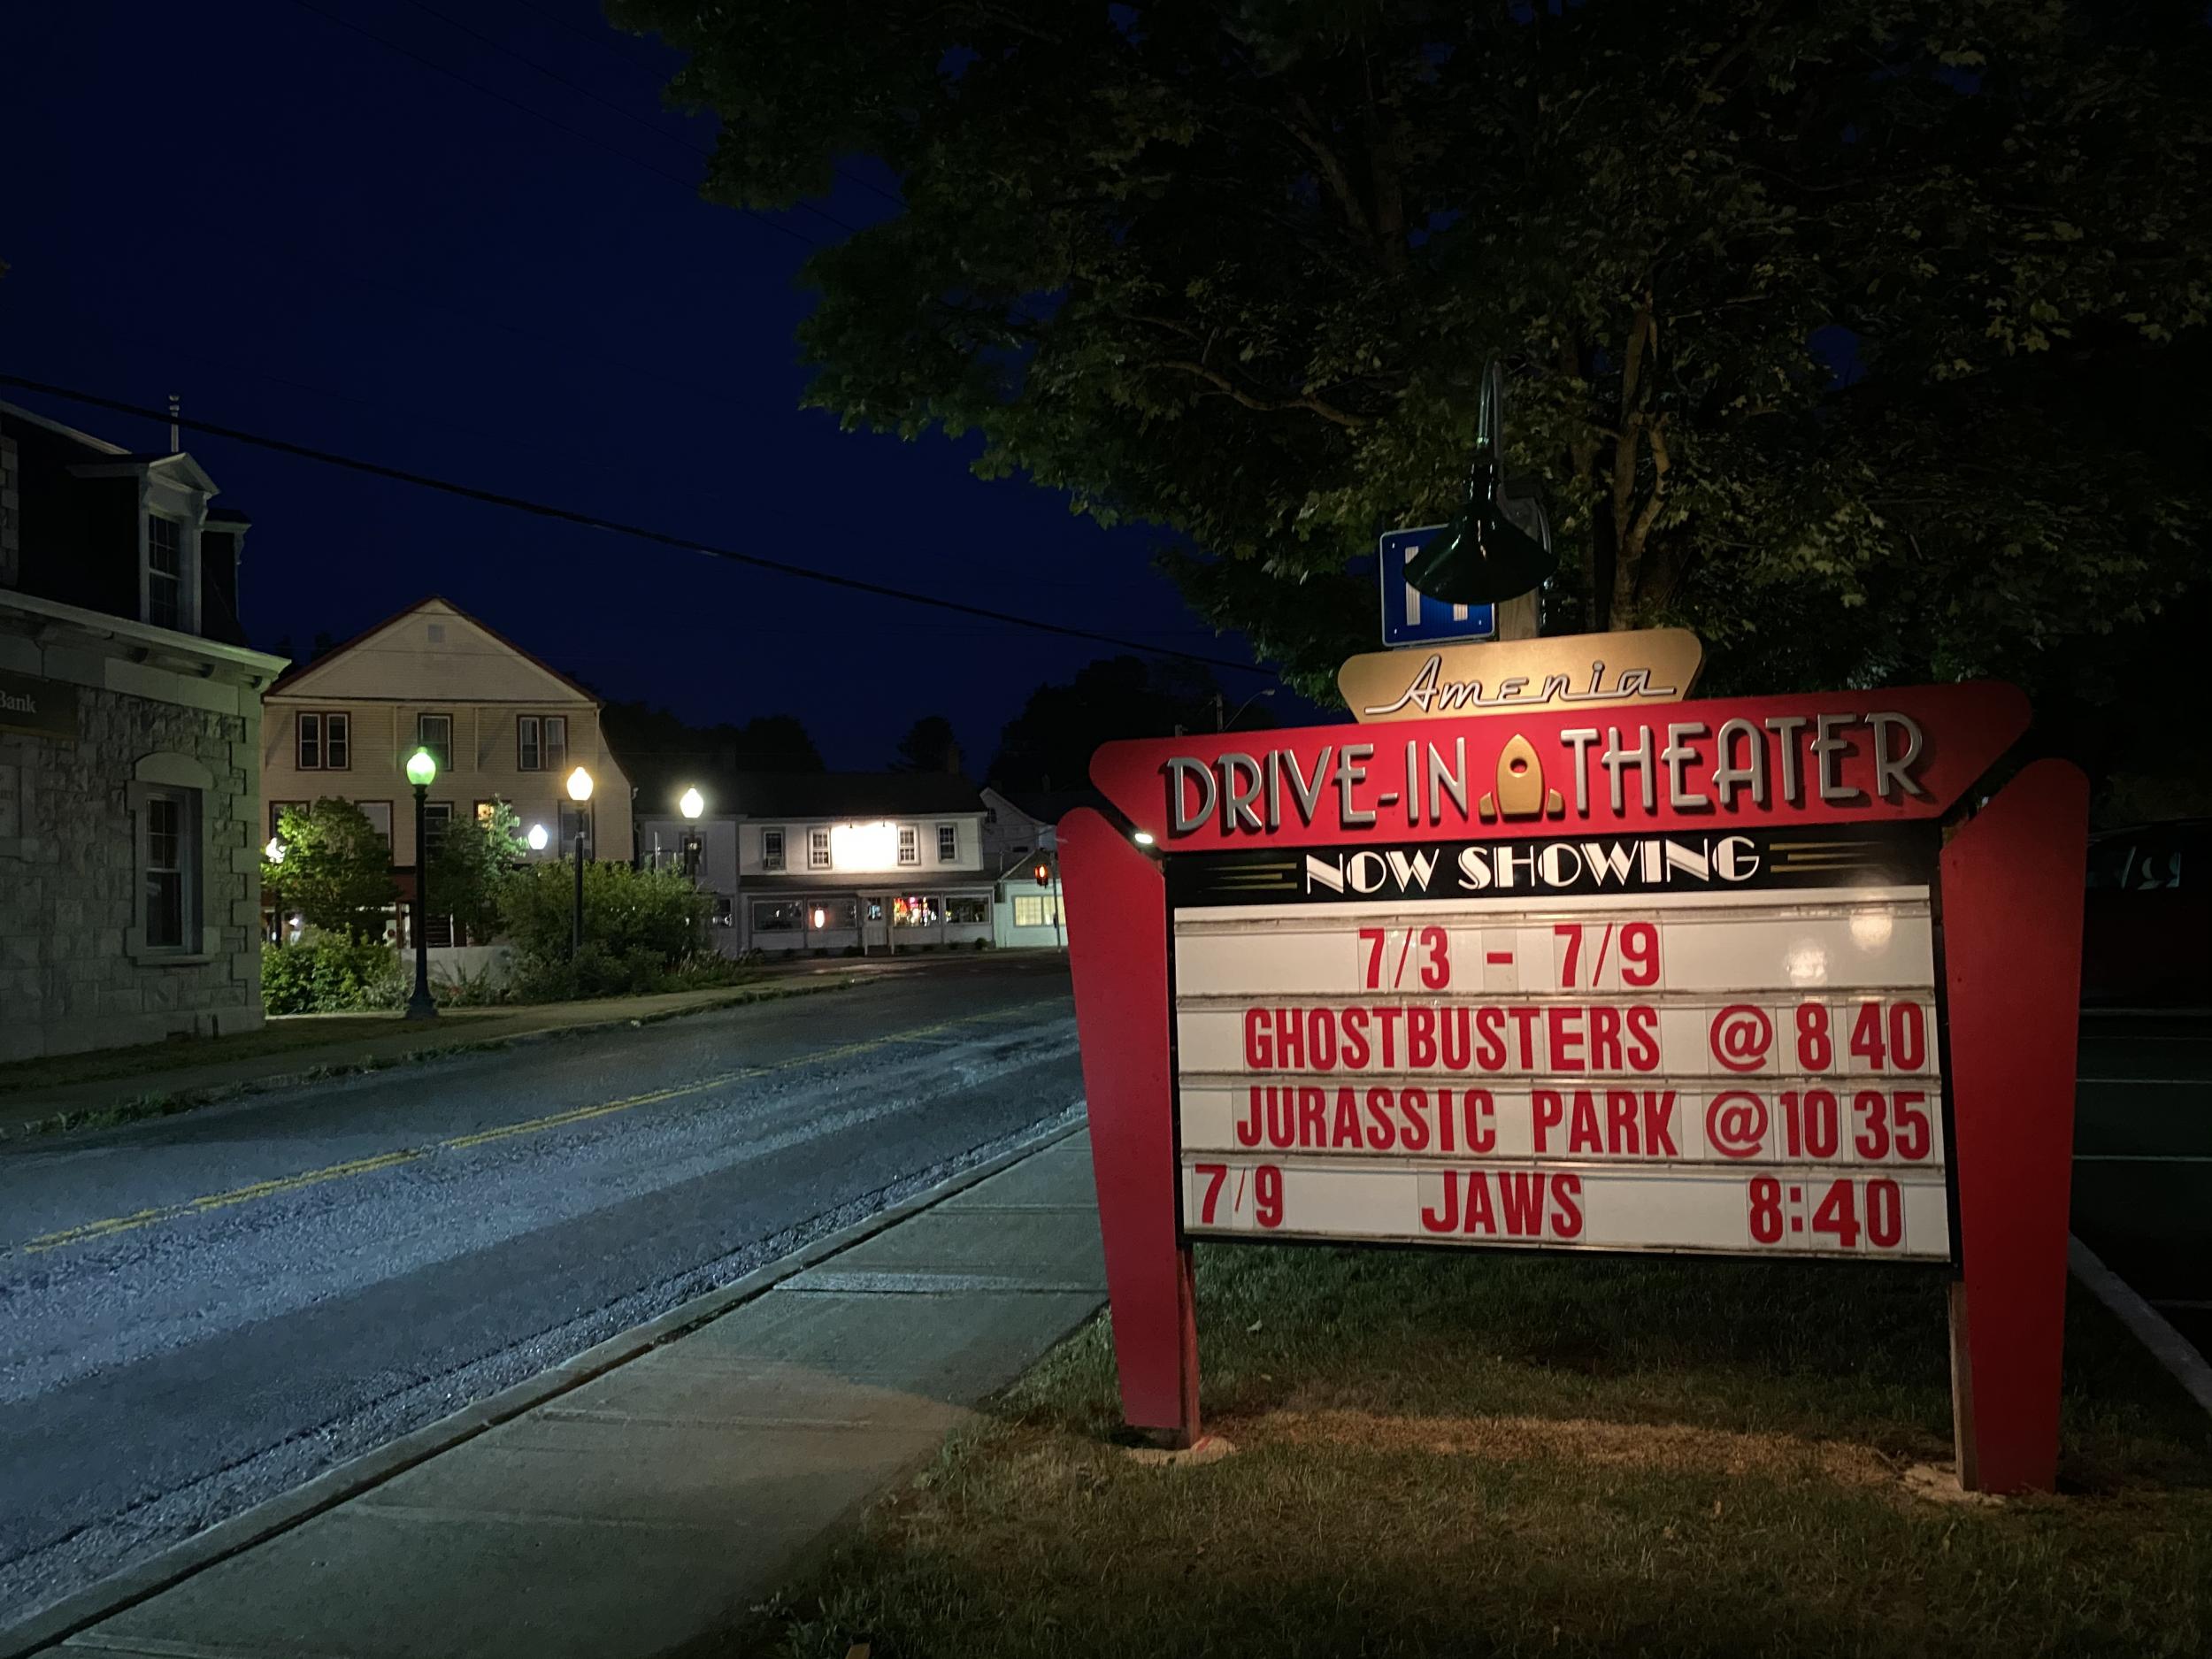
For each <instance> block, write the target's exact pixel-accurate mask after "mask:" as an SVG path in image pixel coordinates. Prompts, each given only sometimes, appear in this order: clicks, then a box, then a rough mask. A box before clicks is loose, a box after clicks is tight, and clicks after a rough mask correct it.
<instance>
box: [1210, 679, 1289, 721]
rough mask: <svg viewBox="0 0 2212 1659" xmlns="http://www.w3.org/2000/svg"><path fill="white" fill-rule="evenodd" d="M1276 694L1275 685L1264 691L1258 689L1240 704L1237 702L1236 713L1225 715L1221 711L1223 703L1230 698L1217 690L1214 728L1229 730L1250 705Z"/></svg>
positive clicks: (1215, 694)
mask: <svg viewBox="0 0 2212 1659" xmlns="http://www.w3.org/2000/svg"><path fill="white" fill-rule="evenodd" d="M1273 695H1275V687H1272V686H1270V687H1268V688H1267V689H1266V690H1264V691H1256V692H1254V693H1253V694H1252V695H1250V696H1248V697H1247V698H1246V699H1245V700H1244V701H1243V702H1242V703H1239V704H1237V711H1236V713H1234V714H1231V715H1224V714H1223V713H1222V712H1221V705H1222V704H1223V703H1225V702H1227V701H1228V699H1227V698H1225V697H1224V696H1223V695H1221V694H1220V693H1219V692H1215V693H1214V730H1215V731H1217V732H1225V731H1227V730H1228V729H1229V728H1230V727H1231V726H1234V725H1235V724H1236V723H1237V721H1238V720H1239V719H1240V718H1241V717H1242V716H1243V713H1244V711H1245V710H1247V709H1248V708H1250V707H1251V706H1252V705H1253V704H1254V703H1257V702H1258V701H1259V700H1260V699H1261V698H1262V697H1271V696H1273Z"/></svg>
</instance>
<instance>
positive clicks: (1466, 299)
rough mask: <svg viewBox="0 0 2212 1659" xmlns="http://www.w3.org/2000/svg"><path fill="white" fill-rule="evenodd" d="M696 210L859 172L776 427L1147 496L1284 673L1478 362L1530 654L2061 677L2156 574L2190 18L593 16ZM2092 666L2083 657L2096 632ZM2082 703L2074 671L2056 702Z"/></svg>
mask: <svg viewBox="0 0 2212 1659" xmlns="http://www.w3.org/2000/svg"><path fill="white" fill-rule="evenodd" d="M609 11H610V12H611V15H612V16H613V18H614V19H615V20H616V21H617V22H618V23H619V24H622V25H624V26H626V27H632V28H635V29H640V30H653V31H657V32H658V33H660V34H661V35H664V37H665V38H666V39H667V40H668V41H669V42H671V43H672V44H673V45H675V46H677V47H679V48H680V49H682V50H685V51H686V52H687V53H688V54H689V60H688V63H687V66H686V67H685V68H684V69H683V70H682V71H681V73H680V74H679V75H678V77H677V79H676V81H675V82H674V85H673V88H672V96H673V97H674V98H675V99H676V100H677V101H678V102H680V103H682V104H688V105H694V106H700V107H704V108H708V109H710V110H712V111H715V112H717V113H718V115H719V116H720V117H721V119H722V122H723V127H722V131H721V135H720V139H719V142H718V146H717V149H716V152H715V157H714V159H713V162H712V164H711V167H710V175H709V180H708V184H707V189H708V191H709V193H710V195H712V196H715V197H717V198H718V199H720V200H723V201H726V202H728V203H732V204H741V205H746V206H750V207H756V208H774V207H781V206H785V205H787V204H791V203H793V202H795V201H797V200H800V199H802V198H803V197H806V196H812V195H817V194H819V193H821V192H824V191H826V190H827V189H828V188H831V185H832V181H833V168H834V167H835V165H837V164H838V161H839V158H840V157H848V156H851V155H853V154H856V153H862V154H868V155H872V156H875V157H880V158H881V159H882V160H883V161H884V162H886V163H887V164H888V165H889V166H890V167H891V168H892V169H894V170H895V173H897V174H898V175H899V177H900V178H901V180H902V184H903V198H904V205H903V208H902V211H896V212H895V213H893V214H891V215H889V216H888V217H887V218H885V219H883V220H882V221H881V222H879V223H876V224H873V225H872V226H870V227H868V228H866V229H865V230H864V231H863V232H861V233H860V234H857V235H855V236H853V237H851V238H849V239H848V240H846V241H843V242H840V243H837V244H835V245H833V246H830V247H827V248H826V249H825V250H824V251H822V252H821V253H819V254H818V255H816V256H815V257H814V258H813V259H812V260H811V261H810V265H809V266H808V270H807V275H808V279H809V280H810V282H811V283H812V284H813V285H814V287H815V288H817V289H818V303H817V305H816V307H815V310H814V311H813V313H812V315H811V316H810V318H809V319H808V320H807V322H806V323H805V324H804V326H803V331H802V339H803V349H804V352H805V355H806V357H807V360H808V361H809V362H810V364H811V365H813V367H814V369H815V371H816V373H815V378H814V380H813V382H812V386H811V390H810V394H809V396H810V401H811V402H813V403H817V404H818V405H821V406H823V407H826V408H828V409H831V410H833V411H837V412H838V413H839V414H840V415H841V417H842V418H843V419H845V420H846V421H847V422H848V423H849V424H853V425H857V426H873V427H879V428H884V429H890V430H896V431H899V432H902V433H905V434H918V433H920V432H923V431H925V430H927V429H930V428H937V429H941V430H942V431H943V432H945V433H947V434H956V435H957V434H980V437H981V440H982V451H981V458H980V459H979V461H978V463H977V466H978V469H979V471H981V472H985V473H987V474H1004V473H1011V472H1017V471H1018V472H1025V473H1026V474H1028V475H1029V476H1030V477H1031V478H1033V480H1036V481H1037V482H1038V483H1041V484H1043V485H1045V486H1048V487H1049V488H1056V489H1061V490H1065V491H1067V492H1069V493H1070V494H1071V496H1072V498H1073V500H1074V501H1075V503H1077V504H1078V505H1079V507H1081V508H1082V509H1084V510H1086V511H1090V512H1092V513H1094V514H1095V515H1096V516H1098V517H1099V518H1104V519H1114V518H1141V519H1148V520H1152V521H1155V522H1157V523H1159V524H1162V525H1164V526H1171V527H1172V528H1173V529H1174V530H1176V531H1178V532H1180V533H1181V534H1182V536H1183V537H1184V538H1185V539H1187V543H1188V544H1189V545H1190V546H1192V547H1193V548H1194V549H1196V551H1194V552H1188V553H1177V554H1171V555H1169V556H1168V557H1170V559H1171V562H1172V563H1173V564H1174V565H1175V567H1176V569H1177V572H1178V574H1179V577H1180V578H1181V580H1183V582H1184V584H1185V586H1186V590H1187V592H1188V593H1189V594H1190V595H1191V596H1192V598H1193V599H1194V603H1196V604H1197V605H1198V606H1199V608H1200V609H1201V610H1202V611H1203V612H1204V614H1206V615H1207V616H1208V617H1210V618H1212V619H1213V620H1214V621H1216V622H1217V623H1218V624H1220V625H1222V626H1234V627H1240V628H1242V629H1245V630H1246V631H1248V633H1249V634H1250V635H1251V637H1252V638H1253V640H1254V641H1255V642H1256V646H1257V648H1258V649H1259V650H1260V651H1261V652H1262V653H1263V655H1265V656H1268V657H1274V658H1276V659H1278V660H1279V661H1280V662H1282V663H1283V664H1285V665H1286V668H1287V670H1288V671H1289V672H1290V673H1291V674H1292V676H1293V677H1294V680H1296V681H1297V682H1298V683H1299V684H1300V685H1301V686H1302V687H1303V688H1305V689H1307V690H1308V691H1310V693H1312V694H1314V695H1329V692H1328V680H1329V676H1330V674H1331V673H1332V672H1333V669H1334V667H1335V664H1336V663H1337V662H1338V660H1339V659H1340V657H1342V656H1343V655H1344V654H1345V653H1346V652H1347V651H1348V650H1349V649H1356V648H1357V647H1360V646H1362V645H1363V644H1365V643H1367V642H1368V641H1369V639H1370V637H1371V613H1372V611H1373V600H1372V597H1371V591H1370V590H1369V589H1368V588H1367V587H1366V586H1365V585H1364V579H1363V578H1361V577H1360V576H1358V575H1357V573H1356V568H1355V562H1356V560H1357V559H1358V558H1359V557H1361V556H1362V555H1363V553H1364V552H1365V551H1366V550H1367V549H1371V547H1372V544H1373V538H1374V536H1375V534H1377V533H1378V532H1379V530H1381V529H1384V528H1386V527H1388V526H1393V525H1397V524H1408V523H1419V522H1424V521H1428V520H1432V519H1435V518H1440V517H1441V516H1442V515H1443V514H1445V513H1446V512H1447V511H1448V510H1449V508H1450V507H1451V505H1452V504H1453V502H1454V498H1455V492H1456V486H1457V480H1458V479H1459V477H1460V476H1461V474H1462V472H1463V468H1464V465H1465V460H1466V457H1467V455H1468V451H1469V448H1470V445H1471V439H1472V435H1473V427H1474V420H1475V405H1476V392H1477V387H1478V383H1479V373H1480V371H1481V368H1482V365H1483V364H1484V362H1485V360H1486V359H1487V358H1490V357H1498V358H1500V359H1502V361H1503V362H1504V364H1505V365H1506V366H1507V371H1508V375H1509V384H1508V404H1509V409H1508V426H1509V430H1508V434H1507V435H1508V442H1509V461H1510V463H1511V465H1512V466H1513V468H1514V470H1516V471H1517V472H1520V473H1523V474H1525V475H1526V476H1527V477H1529V478H1530V479H1532V480H1534V481H1535V482H1536V483H1537V484H1538V485H1539V487H1540V488H1541V490H1542V492H1543V493H1544V495H1545V496H1546V497H1547V499H1548V503H1549V505H1550V508H1551V511H1552V515H1553V518H1554V521H1555V525H1556V526H1557V528H1558V531H1559V534H1560V538H1561V541H1562V542H1563V549H1564V550H1565V551H1566V553H1567V554H1568V561H1567V565H1566V566H1565V568H1564V569H1563V573H1562V577H1561V578H1560V580H1558V582H1557V583H1555V592H1554V593H1553V594H1552V595H1551V597H1550V601H1549V603H1548V613H1549V620H1548V626H1549V627H1550V628H1551V629H1553V631H1558V630H1560V629H1562V628H1571V627H1583V626H1616V627H1617V626H1632V625H1637V624H1642V623H1652V622H1660V621H1675V620H1680V621H1686V622H1688V623H1690V624H1691V625H1693V626H1696V627H1697V628H1698V629H1699V630H1700V631H1701V633H1702V634H1704V635H1705V637H1706V638H1707V640H1708V641H1709V643H1710V644H1711V645H1712V647H1713V648H1714V657H1715V672H1716V678H1717V681H1718V682H1719V683H1736V684H1745V683H1752V682H1757V683H1762V684H1768V685H1784V684H1802V683H1809V682H1813V681H1837V680H1851V681H1857V682H1868V681H1875V680H1886V679H1897V678H1915V677H1921V676H1927V675H1937V676H1952V675H1962V674H1967V673H1973V672H2006V673H2011V674H2014V675H2017V676H2021V677H2024V678H2025V679H2028V680H2031V681H2032V682H2039V683H2041V684H2043V685H2045V686H2047V687H2050V688H2052V689H2053V690H2054V691H2061V690H2063V689H2065V688H2066V687H2067V686H2068V685H2070V684H2075V685H2077V686H2078V688H2080V687H2088V685H2089V681H2091V680H2095V678H2096V674H2097V673H2100V672H2102V671H2101V670H2097V671H2095V672H2089V671H2085V670H2084V669H2083V668H2082V664H2083V662H2084V661H2085V659H2088V658H2093V657H2096V656H2097V655H2098V651H2097V649H2096V646H2097V641H2098V640H2099V636H2108V635H2109V634H2111V633H2112V632H2113V631H2114V630H2116V629H2125V628H2126V627H2128V626H2131V625H2133V624H2136V623H2139V622H2140V621H2142V620H2143V619H2144V618H2147V616H2149V615H2151V614H2152V613H2154V611H2157V610H2159V609H2160V608H2161V607H2162V606H2166V605H2168V604H2170V603H2171V602H2172V601H2173V599H2174V598H2175V597H2176V595H2177V594H2178V593H2179V592H2180V591H2181V590H2183V589H2184V588H2185V587H2186V586H2187V585H2188V584H2189V583H2190V582H2192V581H2193V580H2196V576H2197V572H2198V569H2199V568H2200V561H2201V557H2202V550H2203V549H2202V544H2203V539H2204V532H2203V526H2204V525H2205V523H2206V522H2207V518H2208V513H2212V468H2208V467H2207V465H2206V464H2205V462H2204V459H2203V457H2205V455H2206V454H2207V453H2208V448H2207V444H2206V439H2207V436H2208V431H2207V427H2208V421H2207V419H2206V417H2205V414H2204V412H2203V411H2204V406H2205V399H2204V397H2203V395H2202V390H2201V388H2202V385H2203V379H2202V375H2201V373H2200V372H2201V371H2202V370H2204V369H2205V368H2207V367H2208V366H2212V356H2208V352H2207V350H2206V348H2205V343H2204V335H2205V326H2204V325H2205V309H2206V306H2207V303H2208V292H2212V269H2208V257H2207V253H2208V245H2212V226H2208V213H2207V185H2206V183H2205V179H2206V176H2207V164H2208V160H2212V157H2208V153H2207V152H2208V131H2212V122H2208V117H2207V111H2208V97H2212V91H2208V88H2212V30H2208V28H2207V27H2205V26H2204V23H2203V21H2202V19H2201V13H2200V11H2193V10H2192V9H2191V8H2188V7H2185V6H2180V5H2172V4H2154V3H2153V0H1986V3H1984V4H1970V3H1969V0H1836V3H1835V4H1827V5H1821V6H1807V5H1783V4H1774V3H1773V0H1673V3H1672V4H1665V5H1656V4H1637V3H1635V0H1575V3H1571V4H1565V5H1563V6H1562V5H1557V4H1552V5H1547V4H1541V3H1539V4H1525V3H1516V0H1483V3H1480V4H1477V3H1475V0H1469V3H1467V4H1436V3H1433V0H1430V3H1423V0H1305V3H1303V4H1296V3H1293V0H1283V3H1282V4H1261V3H1260V0H1215V3H1213V4H1203V3H1202V0H1187V3H1185V4H1172V5H1168V4H1161V5H1156V6H1141V7H1122V6H1115V7H1108V6H1103V5H1095V4H1094V5H1085V6H1076V5H1069V4H1064V0H814V3H813V4H806V5H797V6H794V5H786V4H771V3H770V0H727V4H719V5H716V6H711V7H708V6H702V5H699V4H695V0H610V4H609ZM2104 655H2105V657H2107V658H2108V659H2110V658H2112V657H2115V656H2116V653H2115V652H2112V651H2109V650H2108V651H2106V652H2105V653H2104ZM2085 675H2086V678H2084V676H2085Z"/></svg>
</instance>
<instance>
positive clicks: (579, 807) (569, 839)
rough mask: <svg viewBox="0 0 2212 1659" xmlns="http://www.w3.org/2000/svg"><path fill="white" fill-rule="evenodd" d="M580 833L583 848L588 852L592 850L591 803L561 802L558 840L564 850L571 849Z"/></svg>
mask: <svg viewBox="0 0 2212 1659" xmlns="http://www.w3.org/2000/svg"><path fill="white" fill-rule="evenodd" d="M579 834H581V835H582V836H583V838H584V850H585V851H586V852H590V851H591V850H592V833H591V803H590V802H588V801H586V802H583V803H577V802H574V801H564V802H562V803H561V841H560V844H561V847H562V849H563V850H568V849H572V848H573V847H574V846H575V845H576V837H577V836H578V835H579Z"/></svg>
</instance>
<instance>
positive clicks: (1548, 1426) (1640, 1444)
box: [1213, 1411, 1924, 1486]
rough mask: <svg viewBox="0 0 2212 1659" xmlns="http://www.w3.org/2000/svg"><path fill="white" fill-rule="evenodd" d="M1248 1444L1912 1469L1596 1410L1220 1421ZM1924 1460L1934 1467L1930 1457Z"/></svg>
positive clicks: (1297, 1415)
mask: <svg viewBox="0 0 2212 1659" xmlns="http://www.w3.org/2000/svg"><path fill="white" fill-rule="evenodd" d="M1213 1432H1219V1433H1224V1434H1226V1435H1228V1436H1229V1437H1230V1438H1231V1439H1232V1440H1234V1441H1235V1442H1236V1443H1237V1444H1238V1445H1240V1446H1265V1445H1286V1446H1307V1447H1324V1446H1325V1447H1332V1448H1344V1449H1347V1450H1358V1451H1368V1452H1428V1453H1432V1454H1434V1455H1438V1456H1445V1457H1482V1458H1488V1459H1490V1460H1492V1461H1494V1462H1499V1463H1529V1462H1532V1461H1537V1460H1550V1461H1553V1462H1560V1463H1586V1464H1591V1465H1595V1466H1603V1467H1609V1468H1618V1469H1636V1470H1644V1471H1655V1472H1657V1471H1664V1472H1667V1473H1671V1474H1697V1473H1702V1474H1717V1475H1725V1476H1729V1477H1732V1478H1733V1477H1741V1476H1746V1475H1757V1476H1760V1477H1762V1478H1763V1479H1770V1480H1780V1481H1795V1482H1802V1481H1808V1480H1825V1481H1831V1482H1833V1483H1834V1484H1836V1485H1838V1486H1896V1485H1898V1483H1899V1482H1900V1480H1901V1477H1902V1476H1903V1474H1904V1472H1905V1469H1904V1466H1903V1465H1901V1464H1900V1463H1898V1462H1897V1461H1896V1460H1895V1459H1893V1458H1890V1457H1886V1456H1884V1455H1882V1454H1881V1453H1880V1452H1878V1451H1876V1450H1875V1449H1874V1448H1872V1447H1870V1446H1855V1445H1852V1444H1850V1443H1848V1442H1847V1441H1842V1440H1806V1439H1803V1438H1801V1437H1800V1436H1797V1435H1794V1434H1750V1433H1740V1432H1732V1431H1730V1430H1726V1429H1704V1428H1695V1427H1693V1426H1691V1425H1688V1424H1685V1423H1671V1424H1649V1423H1603V1422H1597V1421H1594V1420H1592V1419H1590V1418H1587V1417H1370V1416H1367V1415H1366V1414H1364V1413H1363V1412H1353V1411H1318V1412H1304V1411H1278V1412H1273V1413H1271V1414H1269V1415H1268V1416H1266V1417H1254V1418H1249V1419H1239V1420H1237V1421H1235V1422H1233V1423H1227V1424H1224V1423H1217V1424H1215V1425H1213ZM1922 1466H1924V1465H1922Z"/></svg>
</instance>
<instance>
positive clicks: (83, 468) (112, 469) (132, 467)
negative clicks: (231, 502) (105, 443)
mask: <svg viewBox="0 0 2212 1659" xmlns="http://www.w3.org/2000/svg"><path fill="white" fill-rule="evenodd" d="M141 469H143V470H145V471H146V472H164V473H168V472H174V473H176V474H178V475H179V476H180V477H181V478H182V479H183V480H184V481H185V483H186V484H187V485H188V486H189V487H190V488H194V489H196V490H198V491H199V492H200V493H201V494H203V495H218V494H219V493H220V491H219V488H218V487H217V485H216V482H215V480H213V479H211V478H210V477H209V476H208V475H207V469H206V468H205V467H204V466H202V465H200V464H199V463H198V462H197V461H196V460H194V459H193V458H192V457H190V456H189V455H188V454H186V453H185V451H183V450H182V449H179V450H178V451H177V452H176V453H175V454H174V455H155V454H153V453H152V452H151V451H143V452H139V453H130V454H126V453H117V454H114V455H106V456H102V457H100V458H99V459H97V460H95V461H80V462H78V463H77V464H76V465H74V466H72V467H71V468H70V469H69V470H70V472H73V473H74V474H75V475H76V476H77V477H79V478H115V477H119V476H121V475H123V474H125V473H129V472H138V471H140V470H141Z"/></svg>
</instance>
